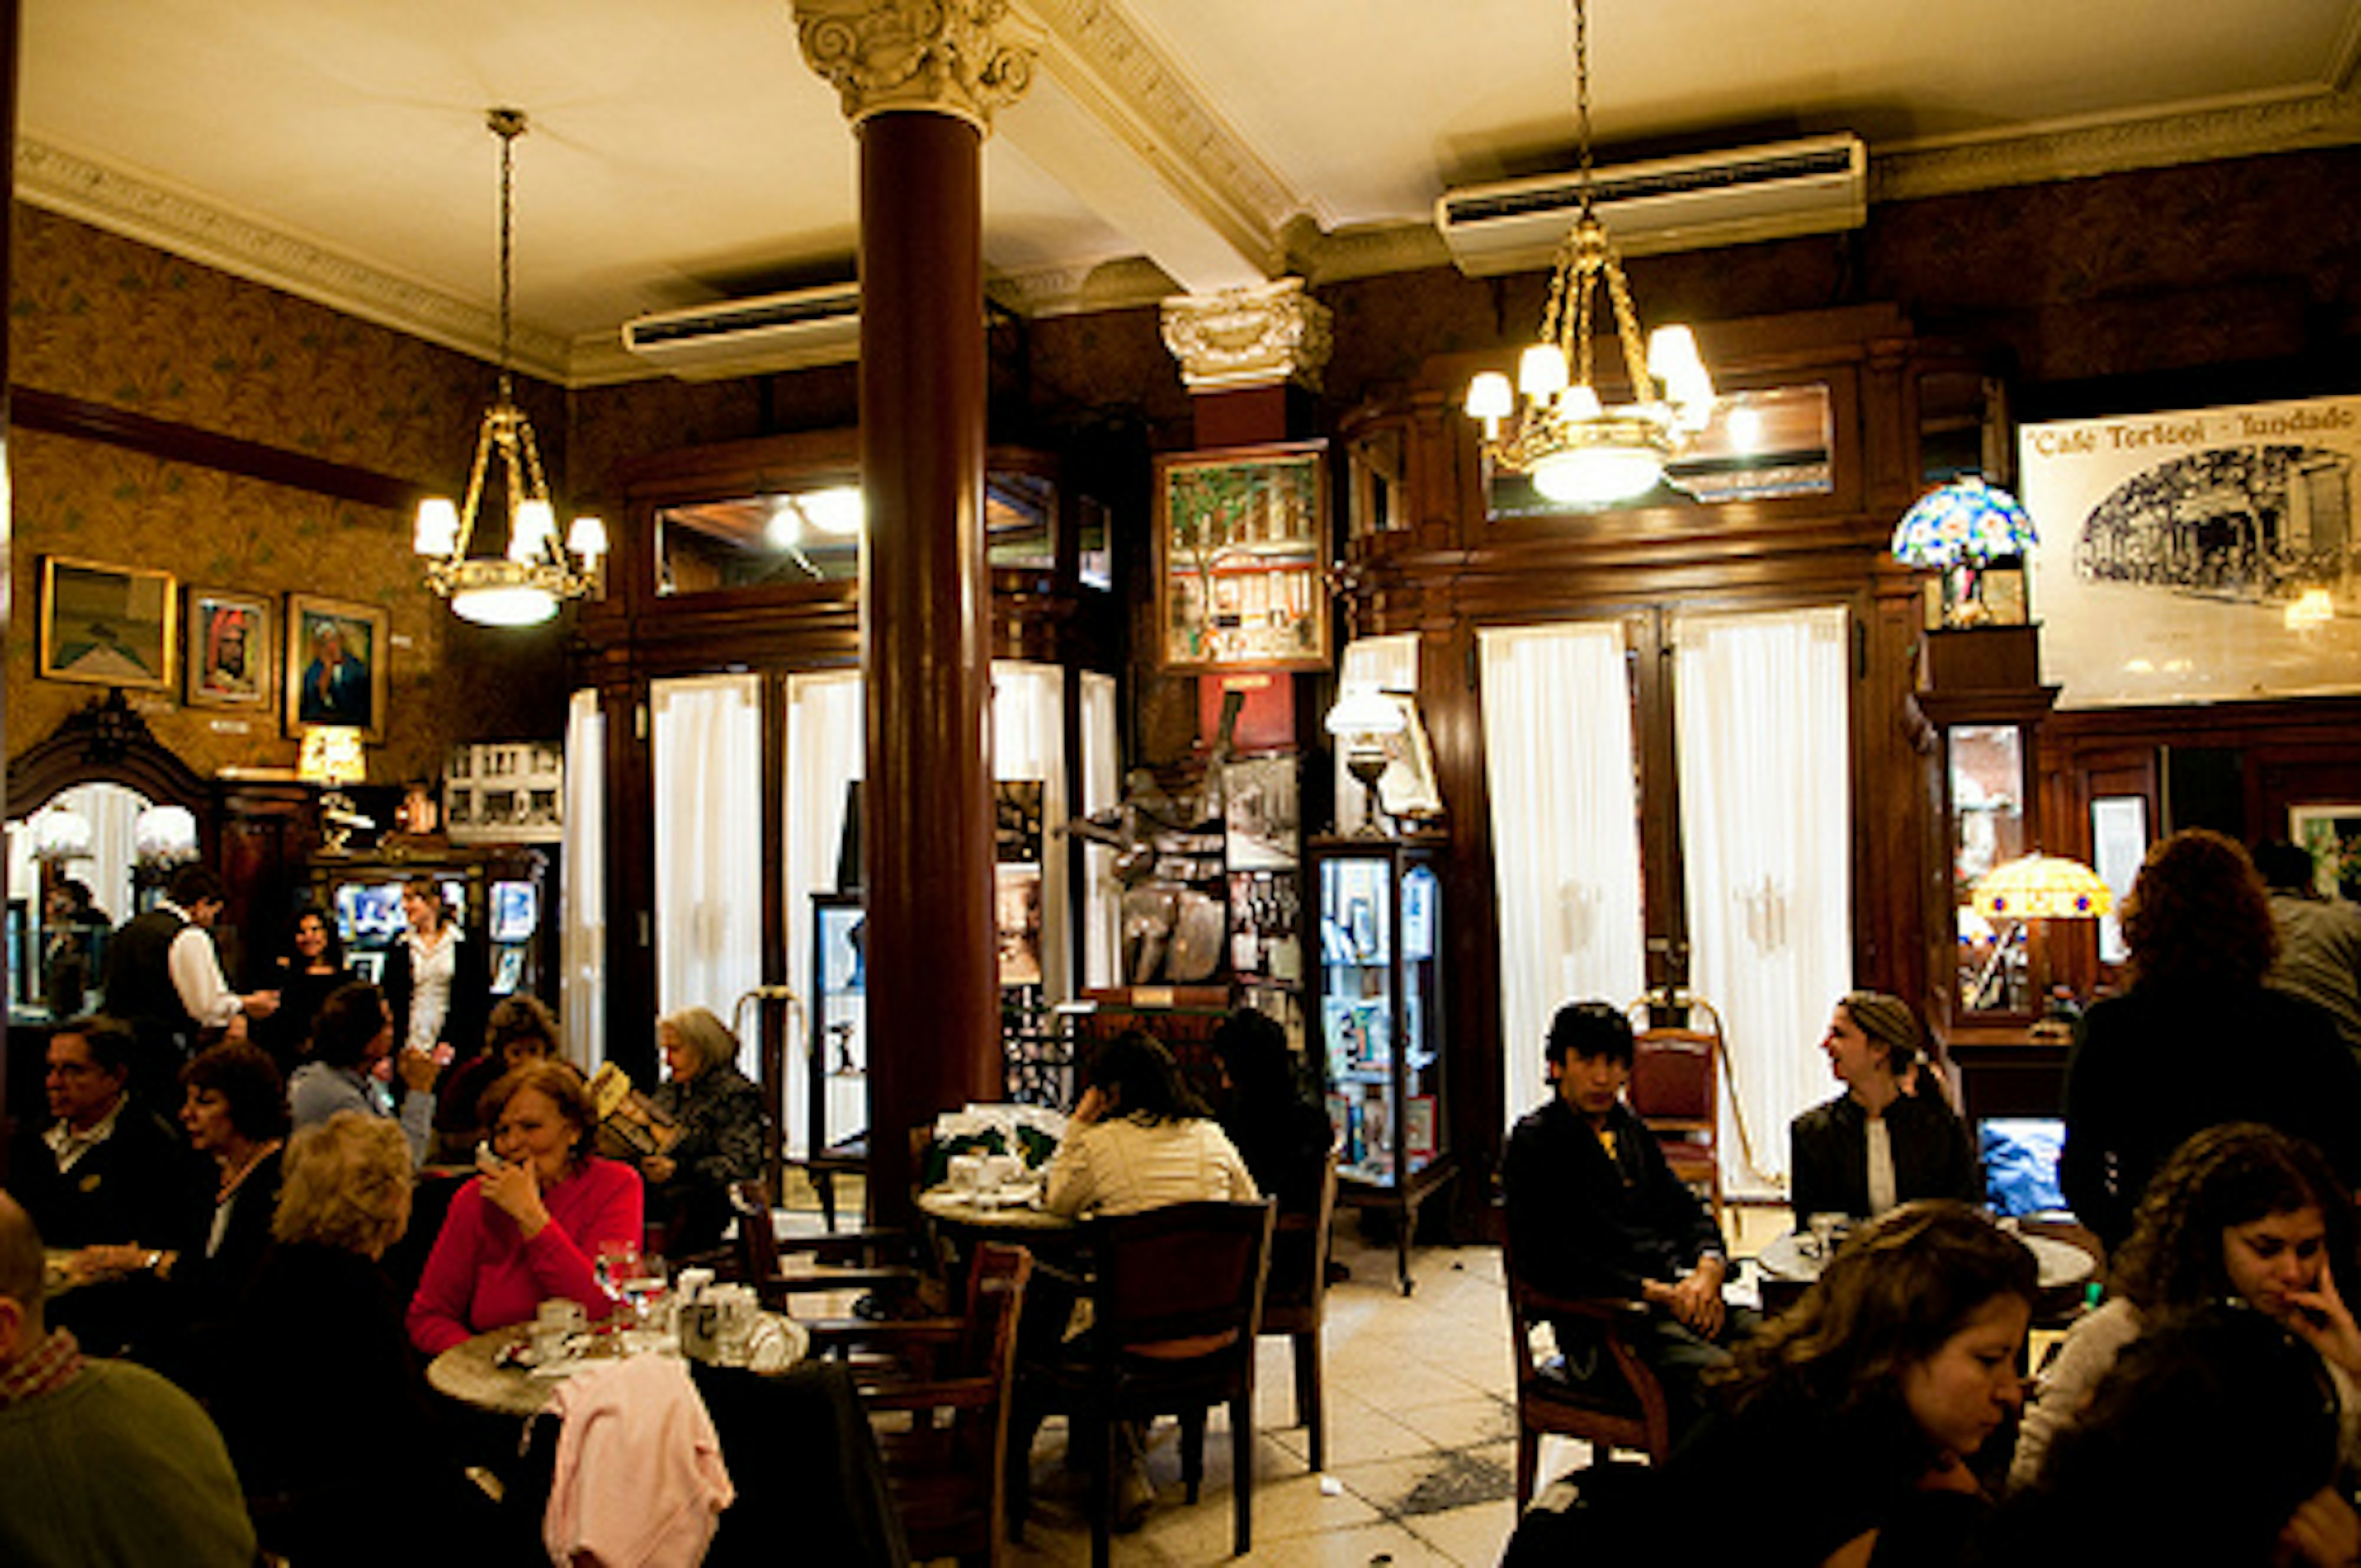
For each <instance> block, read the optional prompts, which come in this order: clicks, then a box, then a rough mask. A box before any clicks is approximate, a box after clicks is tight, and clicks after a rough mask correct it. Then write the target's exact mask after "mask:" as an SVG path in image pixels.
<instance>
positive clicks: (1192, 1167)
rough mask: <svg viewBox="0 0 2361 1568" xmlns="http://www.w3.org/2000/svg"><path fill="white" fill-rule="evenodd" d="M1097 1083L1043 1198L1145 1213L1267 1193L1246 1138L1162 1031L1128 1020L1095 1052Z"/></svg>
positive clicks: (1048, 1202) (1068, 1206)
mask: <svg viewBox="0 0 2361 1568" xmlns="http://www.w3.org/2000/svg"><path fill="white" fill-rule="evenodd" d="M1090 1085H1091V1086H1090V1088H1089V1089H1088V1090H1087V1091H1084V1092H1083V1095H1082V1103H1080V1104H1078V1105H1076V1106H1075V1107H1074V1113H1073V1116H1072V1118H1071V1122H1070V1123H1069V1124H1068V1126H1067V1128H1066V1137H1065V1141H1064V1142H1063V1143H1061V1144H1060V1145H1059V1146H1058V1152H1057V1154H1056V1155H1055V1156H1053V1157H1051V1159H1050V1161H1049V1171H1048V1187H1049V1190H1048V1191H1047V1192H1046V1193H1045V1194H1044V1195H1043V1198H1042V1207H1043V1208H1045V1209H1048V1210H1049V1212H1052V1213H1057V1214H1071V1215H1081V1216H1088V1215H1092V1214H1137V1213H1138V1212H1141V1211H1142V1210H1145V1209H1161V1208H1164V1207H1166V1206H1168V1205H1170V1204H1173V1203H1193V1202H1202V1201H1223V1202H1231V1203H1251V1202H1253V1201H1256V1200H1257V1199H1258V1198H1260V1197H1261V1196H1262V1194H1261V1193H1260V1192H1258V1191H1257V1190H1255V1180H1254V1178H1253V1176H1251V1175H1250V1174H1248V1172H1247V1170H1246V1161H1245V1160H1244V1159H1243V1158H1241V1157H1239V1155H1238V1151H1237V1146H1235V1144H1233V1143H1231V1142H1230V1135H1228V1134H1227V1133H1224V1131H1222V1124H1220V1123H1219V1122H1216V1121H1214V1120H1213V1113H1212V1112H1211V1111H1209V1110H1208V1109H1207V1108H1206V1106H1205V1103H1204V1102H1203V1101H1202V1100H1200V1099H1199V1098H1198V1097H1197V1096H1196V1094H1195V1093H1194V1092H1192V1091H1191V1090H1190V1088H1189V1086H1188V1085H1187V1083H1185V1082H1184V1081H1183V1080H1182V1079H1181V1077H1180V1064H1179V1063H1177V1062H1175V1061H1174V1060H1173V1059H1172V1053H1171V1052H1170V1051H1168V1050H1166V1049H1165V1048H1164V1047H1163V1046H1162V1045H1161V1044H1159V1042H1158V1041H1157V1040H1156V1039H1155V1038H1154V1037H1153V1036H1148V1035H1145V1034H1142V1033H1141V1032H1140V1031H1138V1030H1137V1029H1127V1030H1126V1031H1124V1033H1122V1034H1120V1035H1117V1036H1115V1038H1114V1039H1112V1040H1109V1041H1108V1042H1107V1043H1106V1044H1105V1045H1104V1047H1101V1048H1100V1050H1099V1053H1098V1055H1097V1057H1095V1058H1093V1060H1092V1062H1091V1065H1090Z"/></svg>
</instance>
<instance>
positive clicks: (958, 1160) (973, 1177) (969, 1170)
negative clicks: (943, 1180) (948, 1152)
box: [950, 1154, 984, 1192]
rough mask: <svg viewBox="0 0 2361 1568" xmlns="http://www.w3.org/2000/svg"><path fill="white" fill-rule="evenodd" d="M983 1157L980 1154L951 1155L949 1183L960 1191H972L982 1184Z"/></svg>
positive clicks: (981, 1186)
mask: <svg viewBox="0 0 2361 1568" xmlns="http://www.w3.org/2000/svg"><path fill="white" fill-rule="evenodd" d="M983 1161H984V1157H983V1156H982V1155H980V1154H955V1155H953V1156H951V1166H950V1170H951V1185H952V1186H953V1187H955V1188H957V1189H959V1190H961V1192H974V1191H977V1190H981V1189H982V1188H983Z"/></svg>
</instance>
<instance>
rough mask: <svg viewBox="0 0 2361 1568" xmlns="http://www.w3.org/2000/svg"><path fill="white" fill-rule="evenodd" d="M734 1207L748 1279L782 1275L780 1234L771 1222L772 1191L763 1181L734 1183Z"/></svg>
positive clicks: (740, 1263) (740, 1260) (740, 1253)
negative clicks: (780, 1267)
mask: <svg viewBox="0 0 2361 1568" xmlns="http://www.w3.org/2000/svg"><path fill="white" fill-rule="evenodd" d="M730 1208H731V1209H733V1210H735V1211H736V1212H737V1215H738V1266H739V1267H740V1268H741V1270H742V1271H743V1275H742V1277H744V1278H747V1279H771V1278H774V1277H777V1275H778V1272H779V1233H778V1231H777V1229H776V1228H775V1227H774V1224H773V1223H772V1220H771V1189H770V1187H769V1185H768V1184H767V1183H765V1182H763V1180H762V1179H759V1178H754V1179H748V1180H745V1181H733V1182H731V1183H730Z"/></svg>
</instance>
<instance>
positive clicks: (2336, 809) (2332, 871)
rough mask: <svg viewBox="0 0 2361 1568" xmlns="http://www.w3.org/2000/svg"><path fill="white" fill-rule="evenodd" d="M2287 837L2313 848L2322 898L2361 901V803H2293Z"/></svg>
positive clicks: (2315, 878) (2314, 876)
mask: <svg viewBox="0 0 2361 1568" xmlns="http://www.w3.org/2000/svg"><path fill="white" fill-rule="evenodd" d="M2288 837H2289V838H2290V839H2293V840H2294V841H2295V842H2297V843H2298V844H2301V845H2302V846H2303V848H2304V849H2306V850H2310V851H2311V853H2312V886H2313V888H2314V889H2315V890H2316V891H2318V893H2319V894H2320V895H2321V896H2322V897H2323V898H2342V899H2346V900H2352V901H2361V805H2336V806H2290V807H2288Z"/></svg>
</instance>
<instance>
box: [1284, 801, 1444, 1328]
mask: <svg viewBox="0 0 2361 1568" xmlns="http://www.w3.org/2000/svg"><path fill="white" fill-rule="evenodd" d="M1440 851H1441V844H1440V840H1433V841H1427V840H1416V839H1386V838H1376V837H1369V838H1329V839H1313V840H1312V843H1311V846H1310V855H1309V863H1310V866H1311V883H1312V886H1313V887H1315V888H1316V889H1317V890H1318V899H1319V925H1318V929H1317V933H1316V940H1317V942H1318V945H1319V963H1318V966H1317V973H1318V976H1319V995H1318V1004H1317V1007H1316V1010H1315V1014H1314V1016H1315V1017H1316V1018H1317V1020H1318V1026H1319V1031H1320V1043H1321V1047H1322V1050H1323V1055H1324V1058H1325V1062H1326V1068H1327V1080H1328V1115H1329V1120H1330V1121H1331V1122H1332V1123H1333V1124H1334V1126H1335V1131H1336V1146H1337V1151H1338V1162H1339V1168H1340V1174H1341V1175H1342V1177H1343V1178H1344V1185H1343V1187H1342V1190H1341V1191H1340V1194H1339V1195H1340V1198H1341V1199H1342V1201H1345V1203H1347V1204H1351V1205H1354V1206H1357V1207H1362V1208H1381V1209H1390V1210H1392V1211H1394V1212H1395V1218H1396V1221H1397V1224H1398V1232H1397V1235H1398V1241H1399V1244H1400V1245H1399V1255H1400V1277H1401V1285H1402V1288H1403V1289H1404V1290H1405V1291H1407V1290H1408V1289H1409V1288H1411V1278H1410V1254H1409V1248H1410V1242H1411V1234H1412V1233H1413V1231H1414V1230H1415V1228H1416V1225H1417V1220H1418V1206H1419V1204H1420V1203H1421V1202H1422V1201H1423V1200H1424V1199H1425V1197H1426V1196H1427V1194H1428V1193H1430V1192H1432V1191H1433V1190H1434V1189H1435V1188H1437V1187H1439V1186H1441V1185H1442V1184H1443V1182H1444V1181H1445V1180H1446V1179H1449V1177H1450V1176H1451V1174H1452V1163H1451V1159H1450V1151H1449V1149H1448V1148H1447V1146H1446V1143H1447V1140H1446V1138H1445V1135H1444V1116H1443V1105H1444V1049H1443V1041H1442V1039H1441V1037H1440V1032H1441V1030H1442V1027H1443V1021H1444V1011H1443V964H1442V952H1443V948H1442V938H1443V935H1444V923H1443V922H1444V907H1443V878H1442V872H1441V868H1440V863H1439V861H1440ZM1306 935H1307V939H1310V938H1312V936H1313V934H1312V933H1307V934H1306Z"/></svg>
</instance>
